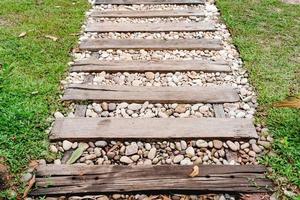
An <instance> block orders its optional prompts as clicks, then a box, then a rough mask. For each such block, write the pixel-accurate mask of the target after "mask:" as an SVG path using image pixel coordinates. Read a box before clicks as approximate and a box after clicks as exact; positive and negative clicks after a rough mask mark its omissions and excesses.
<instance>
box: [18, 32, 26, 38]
mask: <svg viewBox="0 0 300 200" xmlns="http://www.w3.org/2000/svg"><path fill="white" fill-rule="evenodd" d="M25 35H27V33H26V32H22V33H20V35H19V38H21V37H24V36H25Z"/></svg>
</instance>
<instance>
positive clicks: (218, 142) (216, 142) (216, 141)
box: [213, 140, 223, 149]
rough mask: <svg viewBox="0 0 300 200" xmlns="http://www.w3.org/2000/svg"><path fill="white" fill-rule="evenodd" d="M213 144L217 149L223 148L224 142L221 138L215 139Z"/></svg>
mask: <svg viewBox="0 0 300 200" xmlns="http://www.w3.org/2000/svg"><path fill="white" fill-rule="evenodd" d="M213 145H214V147H215V148H216V149H221V148H222V147H223V142H222V141H220V140H213Z"/></svg>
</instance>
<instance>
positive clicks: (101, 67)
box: [71, 58, 231, 73]
mask: <svg viewBox="0 0 300 200" xmlns="http://www.w3.org/2000/svg"><path fill="white" fill-rule="evenodd" d="M102 71H106V72H149V71H153V72H174V71H177V72H178V71H204V72H231V69H230V67H229V66H228V64H227V63H226V62H222V61H202V60H130V61H126V60H122V61H118V60H109V61H104V60H98V59H95V58H90V59H86V60H81V61H78V62H75V63H74V64H73V65H72V67H71V72H90V73H91V72H102Z"/></svg>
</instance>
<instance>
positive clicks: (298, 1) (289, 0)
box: [282, 0, 300, 4]
mask: <svg viewBox="0 0 300 200" xmlns="http://www.w3.org/2000/svg"><path fill="white" fill-rule="evenodd" d="M282 2H284V3H289V4H300V0H282Z"/></svg>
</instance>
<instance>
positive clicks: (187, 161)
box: [180, 158, 193, 165]
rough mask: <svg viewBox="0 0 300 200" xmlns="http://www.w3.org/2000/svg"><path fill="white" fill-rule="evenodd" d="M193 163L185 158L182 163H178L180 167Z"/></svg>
mask: <svg viewBox="0 0 300 200" xmlns="http://www.w3.org/2000/svg"><path fill="white" fill-rule="evenodd" d="M192 164H193V162H192V161H191V160H190V159H189V158H185V159H183V160H182V161H180V165H192Z"/></svg>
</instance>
